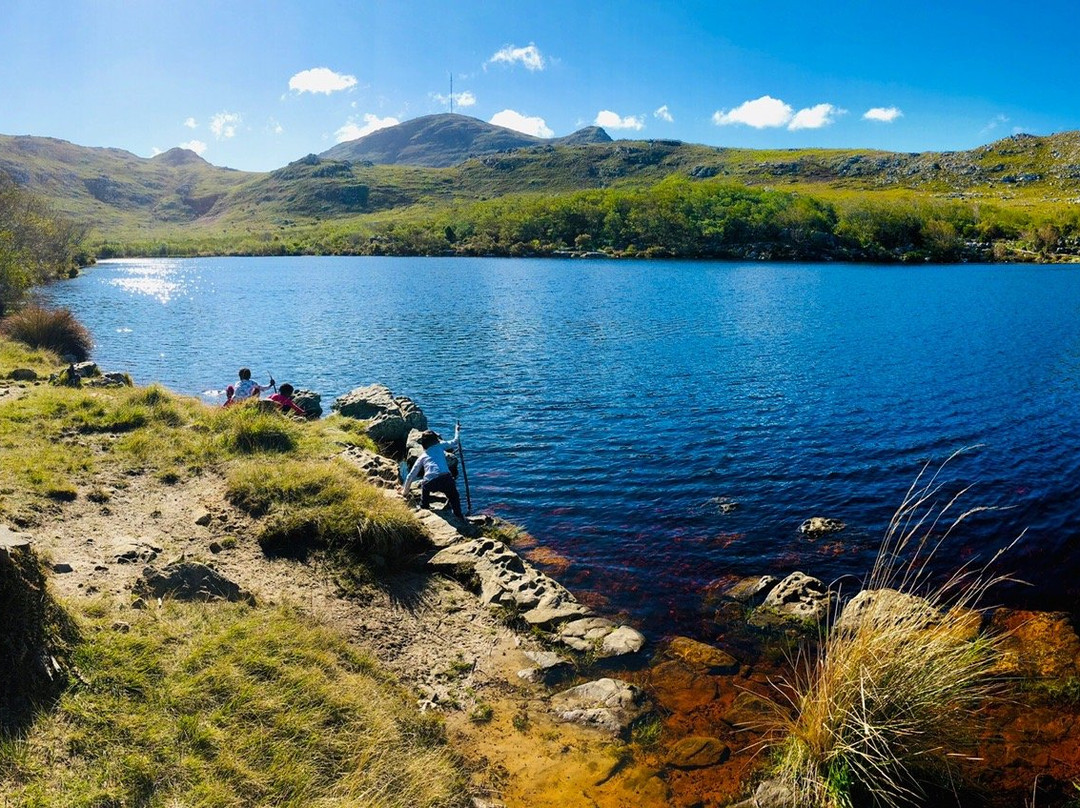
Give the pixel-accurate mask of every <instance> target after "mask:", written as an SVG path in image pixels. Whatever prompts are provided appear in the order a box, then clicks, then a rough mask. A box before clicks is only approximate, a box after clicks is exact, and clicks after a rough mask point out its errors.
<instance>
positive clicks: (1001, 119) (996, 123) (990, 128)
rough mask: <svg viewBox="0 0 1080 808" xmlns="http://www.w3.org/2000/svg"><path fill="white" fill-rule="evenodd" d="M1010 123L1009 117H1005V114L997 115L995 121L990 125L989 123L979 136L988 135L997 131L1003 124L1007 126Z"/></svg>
mask: <svg viewBox="0 0 1080 808" xmlns="http://www.w3.org/2000/svg"><path fill="white" fill-rule="evenodd" d="M1008 122H1009V116H1008V115H1004V114H1000V115H995V116H994V119H993V120H992V121H990V123H988V124H987V125H986V126H984V127H983V128H982V131H981V132H979V134H980V135H987V134H989V133H990V132H993V131H994V130H995V129H997V128H998V127H999V126H1001V125H1002V124H1006V123H1008Z"/></svg>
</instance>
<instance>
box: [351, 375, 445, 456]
mask: <svg viewBox="0 0 1080 808" xmlns="http://www.w3.org/2000/svg"><path fill="white" fill-rule="evenodd" d="M330 406H331V409H332V410H334V412H337V413H339V414H341V415H344V416H346V417H347V418H356V419H357V420H360V421H366V422H367V429H366V431H367V434H368V437H370V438H371V439H372V440H373V441H375V442H376V443H377V444H379V446H380V447H381V448H383V449H385V450H388V451H390V452H391V453H392V454H393V455H394V456H396V457H401V456H402V455H403V454H404V451H405V442H406V440H407V439H408V437H409V431H410V430H411V429H426V428H427V418H426V417H425V416H424V413H423V411H422V410H421V409H420V407H419V406H417V404H416V402H414V401H412V400H411V399H409V398H405V397H399V398H395V397H394V394H393V393H392V392H390V388H389V387H387V386H386V385H384V384H371V385H368V386H367V387H357V388H356V389H354V390H351V391H349V392H348V393H346V394H345V395H343V396H338V397H337V398H336V399H334V403H333V404H332V405H330Z"/></svg>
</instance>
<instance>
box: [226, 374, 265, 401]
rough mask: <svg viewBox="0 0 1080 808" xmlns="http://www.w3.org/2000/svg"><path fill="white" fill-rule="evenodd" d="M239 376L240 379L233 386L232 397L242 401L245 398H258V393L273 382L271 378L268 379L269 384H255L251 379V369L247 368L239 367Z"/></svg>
mask: <svg viewBox="0 0 1080 808" xmlns="http://www.w3.org/2000/svg"><path fill="white" fill-rule="evenodd" d="M239 376H240V381H238V382H237V383H236V386H235V387H234V388H233V399H235V400H236V401H243V400H244V399H247V398H258V397H259V393H261V392H262V391H263V390H269V389H270V388H271V387H272V386H273V384H274V380H273V379H270V384H268V385H266V386H265V387H263V386H261V385H258V384H256V383H255V382H254V381H252V379H251V371H250V370H249V369H248V368H240V373H239Z"/></svg>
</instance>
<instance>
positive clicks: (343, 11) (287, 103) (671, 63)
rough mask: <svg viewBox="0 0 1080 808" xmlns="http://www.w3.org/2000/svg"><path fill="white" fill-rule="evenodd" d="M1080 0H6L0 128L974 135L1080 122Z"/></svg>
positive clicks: (192, 134) (203, 133)
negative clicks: (405, 127) (409, 123)
mask: <svg viewBox="0 0 1080 808" xmlns="http://www.w3.org/2000/svg"><path fill="white" fill-rule="evenodd" d="M1078 25H1080V3H1076V2H1062V1H1061V0H1049V1H1048V2H1041V3H1038V4H1033V5H1032V6H1030V7H1023V6H1017V5H1016V4H1015V3H1014V2H1009V3H1005V2H1000V1H999V0H986V1H985V2H966V1H965V2H948V0H936V2H928V1H926V0H909V1H908V2H903V3H897V2H885V0H879V2H850V1H849V2H845V0H832V2H829V3H820V2H819V3H812V2H801V3H796V2H786V1H777V2H769V1H768V0H763V1H759V2H754V1H753V0H740V1H739V2H728V0H714V1H713V2H681V3H677V2H663V3H661V2H655V3H649V2H641V1H639V0H625V1H624V2H619V3H615V2H604V0H593V1H592V2H581V0H577V1H576V2H563V1H562V0H555V1H553V2H529V3H525V2H510V1H504V2H497V0H487V2H473V1H472V0H466V1H465V2H453V1H452V0H445V2H439V3H436V2H427V0H424V1H423V2H401V3H393V2H381V1H375V2H368V1H367V0H353V1H352V2H346V1H345V0H336V1H335V0H262V1H260V2H256V1H255V0H169V1H168V2H166V0H67V1H66V2H65V1H63V0H0V133H3V134H8V135H24V134H31V135H42V136H48V137H57V138H62V139H64V140H70V141H72V142H74V143H78V144H80V145H84V146H113V147H118V148H122V149H126V150H128V151H131V152H133V153H135V154H137V155H140V156H143V157H149V156H151V155H153V154H155V153H157V152H159V151H164V150H166V149H169V148H171V147H173V146H177V145H187V146H188V147H190V148H193V149H195V150H196V151H198V152H199V153H200V154H202V156H203V157H204V158H205V159H207V160H209V161H210V162H212V163H214V164H215V165H221V166H229V167H232V168H238V169H243V170H250V171H266V170H270V169H274V168H278V167H280V166H282V165H285V164H286V163H288V162H290V161H292V160H295V159H297V158H299V157H302V156H304V155H305V154H308V153H311V152H316V153H317V152H321V151H324V150H325V149H328V148H329V147H331V146H332V145H334V144H335V143H336V142H339V141H340V140H343V139H351V138H352V137H357V136H359V135H360V134H363V133H366V132H368V131H371V130H373V129H374V128H376V127H379V126H384V125H388V124H391V123H394V122H398V121H404V120H407V119H409V118H414V117H417V116H420V115H426V114H429V113H434V112H445V111H447V110H448V98H447V96H448V95H449V93H450V75H451V73H452V74H453V76H454V84H453V88H454V93H455V96H456V102H455V111H456V112H461V113H464V114H468V115H473V116H475V117H477V118H481V119H483V120H485V121H493V122H495V123H502V124H503V125H509V126H511V127H512V128H519V129H521V130H522V131H529V132H530V133H532V134H540V135H542V136H552V135H556V136H558V135H566V134H569V133H570V132H572V131H574V130H575V129H578V128H580V127H582V126H587V125H590V124H594V123H599V124H600V125H602V126H604V127H605V128H606V129H607V130H608V132H609V134H611V136H612V137H616V138H619V137H628V138H676V139H680V140H685V141H691V142H697V143H706V144H710V145H716V146H745V147H753V148H772V147H781V148H787V147H801V146H815V147H818V146H821V147H855V148H880V149H888V150H895V151H926V150H948V149H967V148H972V147H974V146H977V145H981V144H983V143H987V142H990V141H992V140H996V139H997V138H1000V137H1003V136H1005V135H1009V134H1012V133H1014V132H1030V133H1033V134H1049V133H1051V132H1057V131H1064V130H1072V129H1080V93H1077V92H1075V90H1074V89H1073V87H1072V83H1073V82H1074V81H1075V77H1076V75H1077V72H1078V71H1077V68H1078V67H1080V56H1078V55H1077V54H1078V53H1080V49H1078V48H1076V47H1075V46H1074V45H1073V43H1072V41H1071V40H1072V37H1071V32H1073V31H1075V30H1077V28H1078Z"/></svg>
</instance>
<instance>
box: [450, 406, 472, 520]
mask: <svg viewBox="0 0 1080 808" xmlns="http://www.w3.org/2000/svg"><path fill="white" fill-rule="evenodd" d="M454 431H455V432H460V431H461V421H458V422H457V423H456V424H454ZM457 450H458V459H459V460H461V479H462V480H464V481H465V505H466V506H467V510H466V511H465V515H466V516H472V495H471V494H470V493H469V473H468V472H467V471H465V447H463V446H462V445H461V438H460V437H458V444H457Z"/></svg>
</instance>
